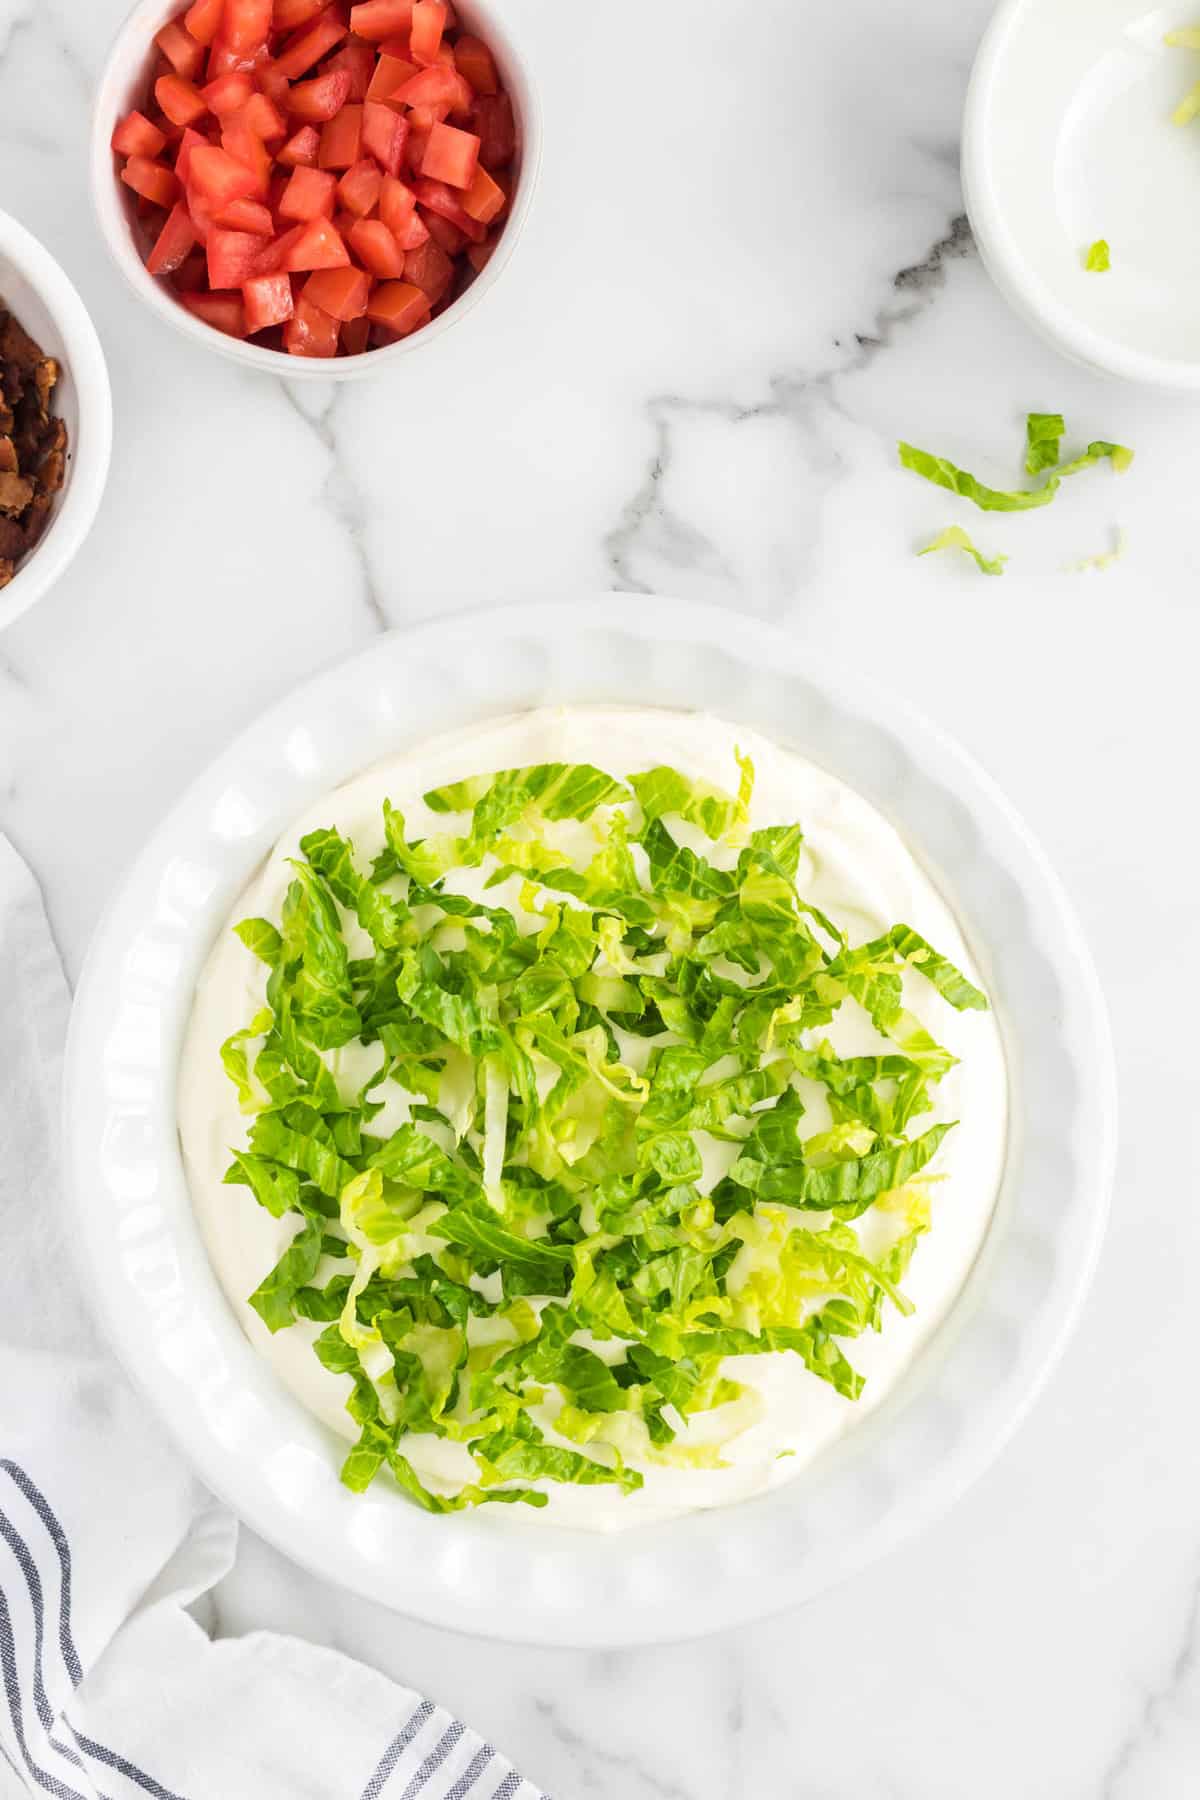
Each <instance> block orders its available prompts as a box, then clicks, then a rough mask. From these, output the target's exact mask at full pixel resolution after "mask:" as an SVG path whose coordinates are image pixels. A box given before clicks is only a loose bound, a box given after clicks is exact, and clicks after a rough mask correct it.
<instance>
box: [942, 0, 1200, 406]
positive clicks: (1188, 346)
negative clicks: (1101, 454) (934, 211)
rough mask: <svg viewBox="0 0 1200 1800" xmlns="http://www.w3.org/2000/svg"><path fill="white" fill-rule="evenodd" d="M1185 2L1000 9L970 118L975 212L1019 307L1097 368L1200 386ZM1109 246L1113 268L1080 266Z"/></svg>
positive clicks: (968, 165) (967, 189)
mask: <svg viewBox="0 0 1200 1800" xmlns="http://www.w3.org/2000/svg"><path fill="white" fill-rule="evenodd" d="M1195 22H1196V21H1195V14H1194V11H1193V10H1192V9H1190V8H1189V7H1187V6H1186V5H1179V4H1169V5H1167V6H1149V5H1147V4H1146V0H1004V4H1002V5H1001V6H999V7H998V9H997V11H996V13H995V15H994V16H993V18H992V21H991V24H990V25H989V27H988V29H987V32H986V33H985V35H984V39H983V42H982V44H981V46H980V49H979V54H978V56H977V58H976V61H975V66H974V69H973V71H972V74H971V82H970V87H969V89H968V93H967V101H966V109H965V113H964V118H963V149H962V179H963V192H964V196H965V199H966V205H967V213H968V216H969V218H970V221H971V227H972V230H973V232H974V234H975V239H976V242H977V243H978V245H979V249H980V253H981V255H982V257H983V260H984V262H985V264H986V265H987V268H988V271H989V273H990V274H991V276H992V278H993V280H994V281H995V282H996V285H997V286H998V287H999V289H1000V291H1001V293H1002V294H1003V295H1004V296H1005V298H1006V299H1007V300H1008V302H1009V304H1010V305H1011V306H1012V307H1013V308H1014V309H1015V310H1016V311H1017V312H1018V313H1020V314H1021V315H1022V317H1023V318H1025V320H1026V321H1027V322H1028V323H1029V324H1031V325H1032V326H1033V327H1034V328H1035V329H1036V330H1038V331H1040V332H1041V333H1042V334H1043V335H1044V336H1046V337H1048V338H1049V339H1050V340H1051V342H1052V343H1053V344H1054V345H1055V346H1056V347H1057V348H1058V349H1059V350H1061V351H1063V352H1065V353H1066V354H1067V355H1068V356H1070V357H1072V358H1073V359H1074V360H1075V361H1077V362H1082V363H1084V364H1086V365H1087V366H1088V367H1089V368H1092V369H1096V370H1100V371H1102V372H1104V373H1106V374H1111V375H1117V376H1121V377H1123V378H1125V379H1126V380H1129V381H1139V382H1146V383H1149V384H1151V385H1154V386H1158V387H1173V388H1183V389H1189V390H1195V389H1197V388H1200V312H1198V310H1197V307H1196V304H1195V294H1196V287H1197V279H1198V278H1200V228H1198V227H1197V225H1196V217H1197V197H1198V196H1200V170H1198V168H1197V162H1196V154H1195V132H1196V129H1197V127H1196V125H1195V124H1194V123H1193V124H1191V125H1189V126H1187V127H1186V128H1181V127H1180V126H1177V125H1175V124H1173V123H1172V114H1173V112H1174V110H1175V108H1176V107H1177V106H1178V104H1179V102H1180V101H1181V100H1182V99H1183V97H1184V95H1185V94H1186V93H1187V92H1188V90H1189V88H1191V87H1192V85H1193V83H1195V82H1196V81H1197V80H1200V54H1198V53H1197V52H1195V51H1185V50H1183V49H1180V48H1170V47H1168V46H1167V44H1166V42H1165V38H1166V35H1167V33H1168V32H1170V31H1173V30H1177V29H1179V28H1181V27H1187V26H1194V25H1195ZM1099 239H1103V240H1104V241H1105V242H1107V243H1108V244H1109V246H1110V254H1111V267H1110V269H1109V270H1108V271H1107V272H1104V273H1097V272H1092V271H1089V270H1088V269H1087V267H1086V253H1087V250H1088V248H1089V247H1090V246H1091V245H1092V244H1093V243H1095V242H1096V241H1097V240H1099Z"/></svg>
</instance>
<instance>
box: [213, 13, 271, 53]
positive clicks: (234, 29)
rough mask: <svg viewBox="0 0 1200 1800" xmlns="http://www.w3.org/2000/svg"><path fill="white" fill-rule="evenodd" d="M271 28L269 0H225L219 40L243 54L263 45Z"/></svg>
mask: <svg viewBox="0 0 1200 1800" xmlns="http://www.w3.org/2000/svg"><path fill="white" fill-rule="evenodd" d="M270 29H271V0H225V16H224V18H223V19H222V21H221V41H222V43H224V44H227V45H228V47H229V48H230V49H231V50H236V51H239V52H240V53H241V54H242V55H243V56H244V55H245V54H246V53H247V52H248V51H253V50H257V49H258V48H259V46H260V45H265V44H266V41H267V33H268V32H269V31H270Z"/></svg>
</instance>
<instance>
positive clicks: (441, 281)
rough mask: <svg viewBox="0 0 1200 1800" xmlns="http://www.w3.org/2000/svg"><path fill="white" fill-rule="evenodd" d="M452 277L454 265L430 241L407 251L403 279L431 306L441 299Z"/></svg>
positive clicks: (437, 246) (443, 252)
mask: <svg viewBox="0 0 1200 1800" xmlns="http://www.w3.org/2000/svg"><path fill="white" fill-rule="evenodd" d="M453 276H454V265H453V263H452V262H451V261H450V258H449V257H448V256H447V255H446V253H445V251H444V250H443V249H441V248H440V246H439V245H437V244H435V243H434V242H433V240H432V238H431V239H430V241H429V242H428V243H427V244H421V245H420V246H419V247H418V248H417V249H416V250H409V251H408V252H407V254H406V255H405V258H404V279H405V280H406V281H411V282H412V283H413V285H414V286H415V287H419V288H420V289H421V290H422V292H423V293H424V294H425V295H426V297H427V299H428V301H429V304H430V305H431V306H433V305H436V303H437V302H438V301H439V300H440V299H441V297H442V295H443V294H444V293H445V292H446V290H447V288H448V287H449V286H450V283H451V280H452V279H453Z"/></svg>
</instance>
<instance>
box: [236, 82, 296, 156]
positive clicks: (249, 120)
mask: <svg viewBox="0 0 1200 1800" xmlns="http://www.w3.org/2000/svg"><path fill="white" fill-rule="evenodd" d="M237 119H238V123H239V124H242V125H245V126H246V127H247V128H248V129H249V130H250V131H252V132H253V133H254V135H255V137H257V138H261V139H262V141H263V143H264V144H269V143H272V142H273V141H274V140H275V139H276V138H281V137H286V136H287V120H286V119H285V118H284V116H283V114H282V113H281V112H280V110H279V108H278V107H277V106H276V105H275V103H274V101H272V100H268V99H267V96H266V95H265V94H251V96H250V98H249V100H247V102H246V104H245V106H242V107H239V108H238V112H237Z"/></svg>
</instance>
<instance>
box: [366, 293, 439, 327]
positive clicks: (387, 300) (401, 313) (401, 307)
mask: <svg viewBox="0 0 1200 1800" xmlns="http://www.w3.org/2000/svg"><path fill="white" fill-rule="evenodd" d="M428 312H429V296H428V294H426V293H425V291H424V290H423V289H422V288H419V287H418V286H417V285H416V284H415V283H414V282H408V281H384V282H381V283H380V285H379V286H378V287H377V288H376V289H375V291H374V293H373V294H372V295H371V297H370V299H369V301H368V302H367V317H368V319H370V320H371V322H372V324H374V325H382V326H384V327H385V329H386V330H388V331H394V332H395V334H396V336H397V337H407V336H408V334H409V332H410V331H412V330H414V329H415V327H416V326H417V325H418V324H419V323H420V322H421V320H422V318H423V317H424V316H426V315H427V314H428Z"/></svg>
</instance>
